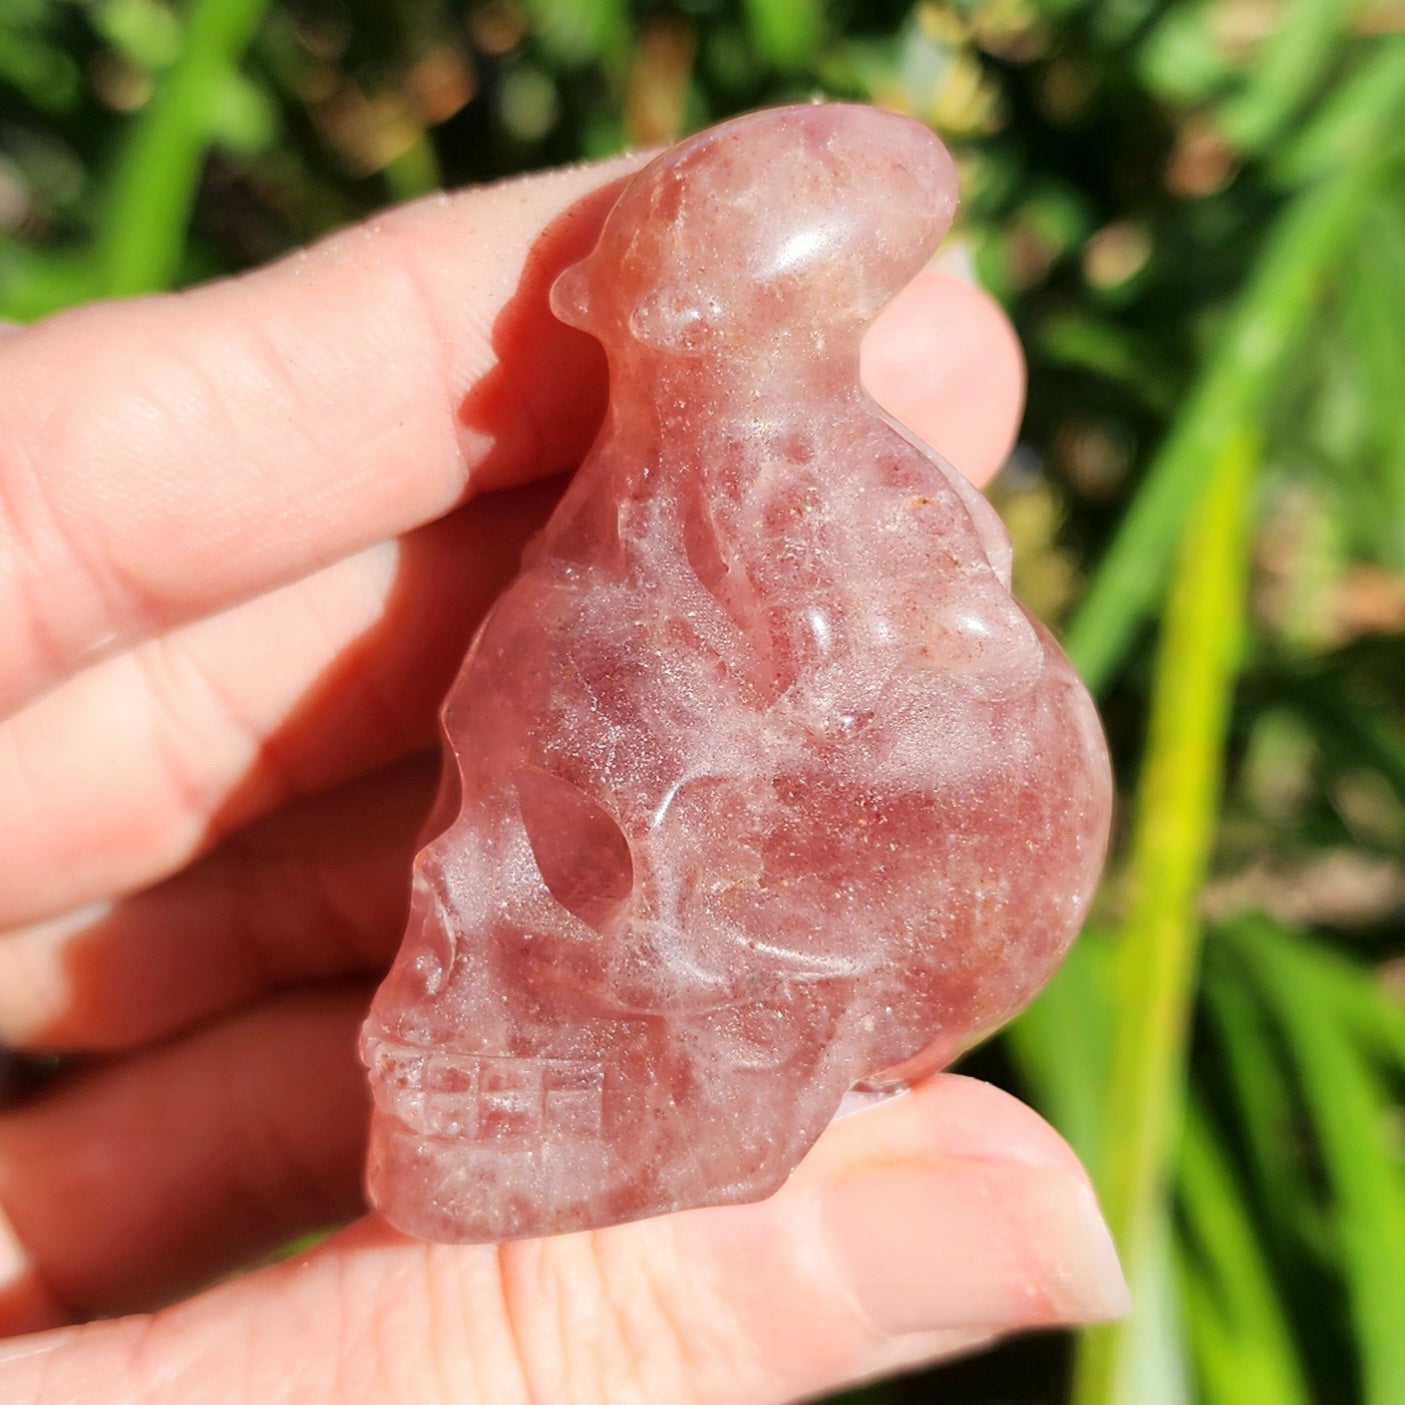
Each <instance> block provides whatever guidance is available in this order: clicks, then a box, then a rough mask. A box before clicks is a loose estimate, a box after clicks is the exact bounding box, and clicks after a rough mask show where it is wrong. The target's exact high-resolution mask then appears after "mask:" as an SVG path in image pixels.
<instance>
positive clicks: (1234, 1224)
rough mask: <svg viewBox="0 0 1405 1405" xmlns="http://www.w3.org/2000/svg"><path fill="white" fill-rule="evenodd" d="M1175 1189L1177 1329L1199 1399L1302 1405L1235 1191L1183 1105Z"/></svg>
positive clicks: (1269, 1285) (1263, 1266) (1248, 1221)
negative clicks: (1181, 1225)
mask: <svg viewBox="0 0 1405 1405" xmlns="http://www.w3.org/2000/svg"><path fill="white" fill-rule="evenodd" d="M1178 1189H1179V1199H1180V1203H1181V1206H1182V1210H1183V1214H1184V1219H1185V1225H1186V1232H1187V1239H1188V1240H1189V1241H1190V1242H1189V1244H1187V1246H1186V1248H1185V1251H1184V1252H1183V1255H1182V1258H1183V1263H1182V1265H1181V1268H1182V1273H1181V1282H1182V1287H1183V1293H1184V1298H1183V1301H1184V1304H1185V1322H1186V1330H1187V1335H1188V1337H1189V1341H1190V1345H1191V1349H1192V1351H1193V1354H1194V1357H1195V1364H1196V1374H1197V1377H1198V1379H1199V1381H1200V1384H1201V1394H1202V1398H1203V1399H1205V1400H1207V1401H1212V1402H1220V1401H1224V1402H1226V1405H1228V1402H1240V1401H1265V1402H1268V1401H1272V1402H1273V1405H1312V1394H1311V1390H1310V1388H1309V1385H1308V1382H1307V1380H1306V1378H1305V1376H1304V1374H1303V1370H1302V1364H1301V1362H1300V1361H1299V1360H1298V1355H1297V1352H1296V1351H1295V1350H1294V1348H1293V1332H1292V1328H1291V1326H1290V1325H1289V1322H1288V1320H1287V1317H1286V1316H1285V1314H1284V1311H1283V1305H1282V1303H1281V1302H1280V1301H1279V1298H1278V1294H1277V1292H1276V1290H1275V1288H1274V1284H1273V1273H1272V1270H1271V1268H1270V1267H1269V1265H1268V1263H1267V1262H1266V1260H1265V1258H1264V1255H1263V1252H1262V1250H1261V1247H1260V1244H1259V1241H1258V1237H1257V1234H1256V1232H1255V1227H1254V1223H1253V1217H1252V1216H1251V1215H1250V1214H1249V1211H1248V1209H1247V1207H1246V1204H1245V1200H1244V1192H1243V1190H1242V1189H1241V1188H1240V1187H1239V1185H1237V1184H1236V1181H1235V1177H1234V1173H1233V1171H1232V1170H1231V1168H1230V1165H1229V1162H1228V1160H1227V1158H1226V1157H1225V1154H1224V1152H1223V1150H1222V1149H1221V1146H1220V1143H1219V1141H1218V1140H1217V1138H1216V1136H1215V1133H1214V1129H1213V1127H1212V1126H1211V1124H1210V1122H1209V1121H1208V1119H1207V1117H1206V1115H1205V1112H1204V1109H1203V1108H1201V1107H1200V1106H1199V1105H1198V1104H1197V1103H1196V1102H1195V1101H1193V1100H1192V1101H1191V1102H1190V1104H1189V1105H1188V1106H1187V1108H1186V1116H1185V1122H1184V1126H1183V1129H1182V1137H1181V1154H1180V1163H1179V1183H1178Z"/></svg>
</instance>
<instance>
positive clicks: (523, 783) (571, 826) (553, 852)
mask: <svg viewBox="0 0 1405 1405" xmlns="http://www.w3.org/2000/svg"><path fill="white" fill-rule="evenodd" d="M512 779H513V783H514V785H515V786H516V788H517V802H518V806H519V808H520V810H521V814H522V824H523V826H524V827H525V829H526V831H527V842H528V843H529V844H530V845H531V846H532V857H533V858H534V859H536V861H537V871H538V872H539V873H540V874H541V876H542V882H543V883H545V884H546V886H547V888H548V889H549V890H550V892H551V896H552V897H554V898H555V899H556V901H557V902H559V903H560V904H561V906H562V907H564V908H565V909H566V910H567V911H568V912H571V913H574V915H575V916H577V917H579V918H580V920H581V921H582V922H585V923H587V924H588V925H589V926H591V927H594V928H595V929H596V930H597V931H598V930H600V929H601V928H602V927H603V926H604V925H605V924H606V923H607V922H608V921H609V920H610V918H611V917H612V916H614V914H615V913H616V912H618V911H619V909H620V908H621V907H623V905H624V904H625V902H626V901H627V900H628V898H629V895H630V892H631V890H632V889H633V887H634V860H633V859H632V858H631V856H630V852H629V841H628V840H627V839H626V838H625V837H624V831H623V830H622V829H620V827H619V825H618V824H617V823H616V822H615V820H614V818H613V817H612V816H611V815H610V814H609V813H608V812H607V811H606V810H605V809H603V808H602V807H601V806H600V805H597V804H596V803H595V801H594V800H592V799H591V798H590V797H589V796H588V795H585V794H583V793H582V792H581V791H579V790H577V789H576V787H575V786H573V785H572V784H571V783H570V782H569V781H565V780H562V779H561V778H560V777H559V776H553V775H549V774H548V773H547V772H545V771H536V770H532V769H529V768H523V769H522V770H519V771H517V772H515V773H514V775H513V778H512Z"/></svg>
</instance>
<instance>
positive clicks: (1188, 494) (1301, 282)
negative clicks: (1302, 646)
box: [1066, 46, 1405, 692]
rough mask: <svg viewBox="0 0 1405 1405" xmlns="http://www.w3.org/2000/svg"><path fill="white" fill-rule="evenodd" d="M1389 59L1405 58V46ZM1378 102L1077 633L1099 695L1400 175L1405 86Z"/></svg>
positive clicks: (1079, 657)
mask: <svg viewBox="0 0 1405 1405" xmlns="http://www.w3.org/2000/svg"><path fill="white" fill-rule="evenodd" d="M1390 52H1391V54H1392V55H1394V54H1396V53H1397V52H1398V53H1400V54H1401V55H1405V46H1401V47H1399V48H1398V49H1397V48H1396V47H1394V46H1392V48H1391V50H1390ZM1371 95H1372V96H1373V98H1374V99H1375V106H1374V108H1373V109H1372V110H1371V112H1370V113H1369V114H1368V115H1369V116H1370V117H1371V118H1372V119H1373V120H1372V121H1371V122H1370V123H1366V122H1364V121H1359V122H1358V124H1357V127H1356V129H1355V130H1356V132H1357V135H1358V138H1359V139H1360V140H1361V141H1362V142H1363V148H1364V149H1363V150H1362V151H1361V152H1360V153H1359V155H1358V156H1357V158H1356V159H1354V160H1352V161H1349V162H1345V163H1342V164H1341V165H1339V166H1338V167H1337V168H1336V170H1335V174H1334V175H1333V176H1332V177H1331V178H1330V179H1327V180H1324V181H1323V182H1322V183H1321V184H1319V185H1314V186H1312V187H1309V188H1307V189H1305V190H1303V191H1302V192H1301V193H1299V194H1298V195H1296V196H1294V197H1293V198H1292V199H1291V200H1290V202H1289V203H1288V205H1287V206H1286V208H1285V209H1284V210H1283V212H1282V213H1281V214H1280V215H1279V217H1278V219H1277V221H1276V223H1275V224H1274V226H1273V228H1272V229H1271V231H1270V233H1269V235H1268V238H1267V240H1266V242H1265V245H1264V248H1263V252H1262V253H1261V254H1260V255H1259V258H1258V260H1257V262H1256V264H1255V266H1254V270H1253V272H1252V274H1251V276H1250V278H1249V281H1248V283H1247V284H1246V286H1245V288H1244V290H1243V292H1242V293H1241V295H1240V297H1239V300H1238V302H1237V303H1236V305H1235V307H1234V308H1233V310H1232V311H1231V313H1230V314H1229V317H1228V319H1227V321H1226V323H1225V325H1224V326H1223V328H1222V329H1221V332H1220V335H1219V337H1218V340H1217V341H1216V343H1215V346H1214V349H1213V351H1212V352H1211V355H1210V357H1209V359H1208V361H1207V362H1206V364H1205V367H1204V370H1203V371H1202V373H1201V375H1200V377H1199V379H1198V381H1197V382H1196V384H1195V386H1194V388H1193V389H1192V392H1191V394H1190V397H1189V399H1188V401H1187V403H1186V406H1185V409H1184V410H1183V411H1182V413H1181V415H1180V417H1179V419H1178V420H1177V421H1176V424H1175V425H1174V427H1173V428H1172V430H1171V432H1170V434H1169V435H1168V437H1167V439H1166V441H1165V442H1164V444H1163V445H1162V446H1161V449H1160V451H1159V452H1158V453H1157V454H1156V456H1155V458H1154V459H1153V461H1152V464H1151V466H1150V468H1149V469H1148V470H1147V474H1146V477H1145V479H1144V480H1143V482H1142V484H1141V487H1140V488H1139V489H1138V491H1137V495H1136V497H1135V499H1134V500H1133V502H1132V505H1131V507H1130V508H1129V509H1128V511H1127V514H1126V517H1125V518H1124V519H1123V522H1122V525H1121V527H1120V528H1119V530H1118V533H1117V536H1116V538H1115V540H1114V541H1113V543H1112V546H1111V547H1110V548H1109V550H1108V552H1107V553H1106V555H1105V556H1104V558H1103V560H1102V563H1101V564H1100V566H1099V568H1098V571H1097V573H1096V574H1095V575H1094V577H1093V579H1092V581H1091V582H1090V584H1089V587H1088V591H1087V593H1086V594H1085V596H1084V598H1083V601H1082V604H1081V606H1080V608H1079V610H1078V613H1077V615H1076V616H1075V618H1074V620H1073V622H1072V624H1071V625H1070V627H1069V630H1068V635H1067V640H1066V647H1067V649H1068V652H1069V655H1070V657H1071V658H1072V659H1073V661H1074V663H1075V665H1076V666H1077V667H1078V670H1079V672H1080V673H1082V675H1083V677H1084V679H1085V680H1086V681H1087V682H1088V684H1089V686H1090V687H1091V688H1093V690H1094V691H1095V692H1098V691H1102V690H1103V689H1104V688H1105V687H1106V685H1107V684H1108V682H1109V681H1110V680H1111V678H1112V676H1113V675H1114V673H1115V672H1116V671H1117V669H1118V667H1119V666H1120V665H1121V663H1122V661H1123V660H1124V658H1125V657H1126V655H1127V652H1128V650H1129V648H1130V647H1131V644H1132V642H1133V639H1134V638H1135V635H1136V632H1137V630H1138V628H1139V626H1140V625H1141V623H1142V621H1143V620H1144V619H1145V618H1146V616H1147V615H1148V613H1149V612H1150V611H1151V610H1152V609H1153V608H1154V607H1155V605H1156V602H1157V600H1158V599H1159V598H1160V596H1161V594H1162V592H1163V591H1164V589H1165V584H1166V580H1167V578H1168V576H1169V574H1170V569H1171V563H1172V561H1173V559H1174V556H1175V551H1176V542H1177V540H1178V539H1179V536H1180V532H1181V528H1182V525H1183V524H1184V522H1185V519H1186V516H1187V514H1188V512H1189V510H1190V507H1191V505H1192V504H1193V503H1194V502H1195V500H1196V498H1197V496H1198V494H1199V492H1200V490H1201V489H1202V487H1203V486H1204V483H1205V479H1206V476H1207V474H1208V473H1209V472H1210V471H1211V468H1212V466H1213V465H1214V463H1215V462H1216V459H1217V456H1218V452H1219V448H1220V446H1221V445H1222V444H1224V443H1225V442H1226V441H1227V440H1228V439H1231V438H1233V437H1235V436H1236V435H1238V434H1241V433H1243V432H1245V431H1246V430H1247V429H1248V428H1249V427H1251V426H1256V425H1258V424H1260V423H1262V422H1263V420H1264V419H1265V416H1266V411H1267V408H1268V406H1269V404H1270V403H1271V401H1272V398H1273V395H1274V393H1275V391H1276V390H1277V389H1278V386H1279V382H1280V378H1281V376H1282V373H1283V370H1284V368H1285V367H1286V366H1287V365H1288V364H1289V362H1290V361H1291V359H1292V358H1293V357H1294V356H1295V355H1297V350H1298V347H1299V346H1300V345H1301V343H1302V339H1303V337H1304V336H1305V335H1306V333H1307V331H1308V328H1309V326H1310V324H1311V320H1312V314H1313V312H1314V311H1315V310H1316V309H1317V307H1318V306H1319V304H1320V302H1321V298H1322V293H1323V289H1324V285H1325V282H1326V280H1327V277H1328V275H1329V274H1330V273H1331V272H1333V271H1334V270H1335V269H1336V267H1337V265H1338V263H1339V261H1340V259H1341V257H1342V253H1343V250H1344V249H1345V248H1346V247H1347V246H1348V242H1349V241H1350V240H1351V239H1353V238H1354V237H1355V235H1356V234H1357V232H1358V225H1359V221H1360V219H1361V215H1362V212H1363V210H1365V208H1366V207H1367V205H1368V204H1369V203H1370V201H1371V199H1372V198H1373V197H1374V196H1375V194H1376V192H1377V191H1378V190H1379V189H1380V188H1381V187H1382V185H1383V183H1384V181H1385V180H1386V179H1387V178H1388V177H1389V175H1391V174H1392V167H1391V164H1390V161H1389V160H1388V159H1387V156H1386V153H1387V152H1389V150H1390V148H1391V142H1392V139H1394V138H1395V137H1396V136H1397V134H1398V132H1399V131H1400V129H1401V128H1402V127H1405V83H1401V84H1400V85H1399V87H1398V88H1395V89H1387V90H1383V91H1378V90H1376V89H1372V90H1371Z"/></svg>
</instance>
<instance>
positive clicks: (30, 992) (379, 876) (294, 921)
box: [0, 754, 439, 1053]
mask: <svg viewBox="0 0 1405 1405" xmlns="http://www.w3.org/2000/svg"><path fill="white" fill-rule="evenodd" d="M438 776H439V760H438V758H437V757H436V756H434V755H432V754H421V755H418V756H415V757H412V758H409V759H407V760H406V761H403V762H399V763H397V764H396V765H395V766H392V767H389V768H387V769H386V770H384V771H381V772H377V773H376V774H375V775H374V776H370V777H367V778H365V779H364V780H360V781H354V782H351V783H350V784H348V785H345V786H339V787H337V788H336V789H335V790H332V791H328V792H326V793H324V794H322V795H319V796H315V797H313V798H312V799H310V800H307V801H304V802H303V803H301V804H299V805H295V806H292V807H290V808H289V809H286V810H281V811H279V812H278V813H277V814H276V815H273V816H271V817H269V818H268V819H267V820H264V821H263V822H261V823H260V824H257V825H251V826H250V827H249V828H247V829H244V830H241V831H240V832H239V833H238V834H237V835H235V836H233V837H232V838H231V839H230V840H228V841H227V842H226V843H225V844H223V845H222V846H221V847H220V848H219V849H217V850H215V852H214V853H212V854H210V855H209V856H208V857H206V858H205V859H203V860H201V861H200V862H199V863H197V864H195V865H194V866H193V867H191V868H188V869H185V870H183V871H182V872H180V873H178V874H176V875H175V876H174V877H173V878H170V879H168V880H167V881H166V882H164V883H161V884H158V885H157V886H156V887H154V888H149V889H147V890H146V891H144V892H141V893H137V894H135V895H134V896H133V897H130V898H127V899H124V900H122V901H119V902H117V903H112V904H97V905H95V906H94V907H92V908H88V909H84V910H82V911H80V912H77V913H71V914H68V915H66V916H64V917H60V918H54V919H51V920H49V921H47V922H41V923H37V924H35V925H33V926H31V927H26V928H23V929H21V930H19V931H16V932H11V933H9V934H7V935H6V936H5V937H4V938H3V939H0V1045H3V1044H8V1045H9V1046H10V1047H11V1048H13V1049H19V1050H23V1051H25V1052H26V1053H46V1052H55V1053H59V1052H63V1053H94V1052H111V1051H114V1050H120V1049H130V1048H133V1047H136V1046H139V1045H142V1044H148V1043H151V1042H153V1041H155V1040H157V1039H161V1038H165V1037H167V1036H169V1035H171V1034H173V1033H176V1032H178V1031H180V1030H183V1029H186V1028H189V1027H190V1026H191V1025H194V1024H196V1023H198V1022H200V1021H202V1020H207V1019H209V1018H210V1017H211V1016H214V1015H218V1014H224V1013H227V1012H229V1011H231V1010H234V1009H236V1008H238V1007H239V1006H242V1005H247V1004H250V1003H252V1002H253V1001H254V1000H256V999H257V998H259V997H260V996H263V995H267V994H269V993H271V992H272V991H275V990H278V989H281V988H286V987H288V986H292V985H298V984H307V983H310V982H319V981H328V980H339V979H342V978H346V977H350V976H356V975H363V976H374V975H377V974H380V973H383V972H384V971H385V969H386V967H387V966H389V964H390V960H391V958H392V956H394V954H395V949H396V947H397V946H398V945H399V943H400V938H401V936H402V935H403V933H404V930H405V916H406V911H407V907H408V902H409V877H410V860H411V858H412V857H413V855H414V850H415V845H416V842H417V837H418V835H419V833H420V830H421V828H422V825H423V821H424V818H425V814H426V812H427V810H428V808H429V805H430V802H431V801H432V799H433V796H434V791H435V787H436V784H437V781H438Z"/></svg>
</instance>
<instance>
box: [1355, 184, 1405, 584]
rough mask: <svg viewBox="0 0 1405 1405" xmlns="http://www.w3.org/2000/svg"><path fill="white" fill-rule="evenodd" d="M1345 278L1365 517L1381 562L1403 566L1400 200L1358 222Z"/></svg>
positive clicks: (1404, 225) (1377, 205) (1404, 251)
mask: <svg viewBox="0 0 1405 1405" xmlns="http://www.w3.org/2000/svg"><path fill="white" fill-rule="evenodd" d="M1347 271H1348V277H1347V279H1346V280H1345V294H1346V296H1345V299H1344V301H1345V315H1346V323H1347V327H1348V328H1349V330H1350V332H1351V339H1352V343H1353V345H1354V347H1355V350H1356V356H1355V358H1354V362H1355V364H1354V367H1353V369H1355V370H1356V372H1357V376H1358V379H1359V381H1360V383H1361V388H1362V392H1363V400H1364V401H1365V404H1366V406H1367V407H1368V413H1369V414H1370V415H1371V430H1372V438H1373V440H1374V445H1373V447H1374V449H1375V454H1374V455H1373V458H1374V460H1375V467H1376V472H1375V473H1374V474H1373V475H1371V477H1370V478H1368V480H1367V485H1366V487H1367V493H1366V494H1364V495H1363V496H1366V497H1367V499H1368V501H1369V504H1370V511H1369V512H1368V513H1367V514H1366V516H1367V520H1368V522H1369V523H1371V524H1373V525H1374V527H1375V535H1376V541H1375V545H1376V548H1377V551H1378V554H1379V556H1380V559H1381V560H1383V561H1384V562H1385V563H1387V564H1388V565H1391V566H1395V567H1397V568H1405V414H1402V413H1401V406H1402V405H1405V339H1402V337H1401V328H1402V327H1405V204H1402V203H1401V202H1399V201H1386V200H1377V201H1376V202H1374V203H1373V204H1372V205H1371V207H1370V208H1368V209H1367V210H1366V211H1365V213H1364V216H1363V218H1362V222H1361V237H1360V240H1359V241H1358V243H1357V245H1356V247H1355V249H1354V250H1353V254H1352V258H1351V261H1350V265H1349V267H1348V270H1347Z"/></svg>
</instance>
